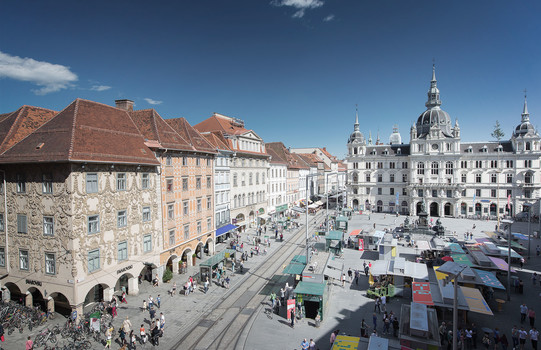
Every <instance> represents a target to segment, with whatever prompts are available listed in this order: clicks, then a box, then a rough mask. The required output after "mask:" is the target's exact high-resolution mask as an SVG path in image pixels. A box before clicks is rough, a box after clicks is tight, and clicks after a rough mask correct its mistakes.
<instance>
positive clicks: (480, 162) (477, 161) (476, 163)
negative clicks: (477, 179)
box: [475, 160, 483, 169]
mask: <svg viewBox="0 0 541 350" xmlns="http://www.w3.org/2000/svg"><path fill="white" fill-rule="evenodd" d="M475 167H476V168H478V169H481V168H482V167H483V161H482V160H476V161H475Z"/></svg>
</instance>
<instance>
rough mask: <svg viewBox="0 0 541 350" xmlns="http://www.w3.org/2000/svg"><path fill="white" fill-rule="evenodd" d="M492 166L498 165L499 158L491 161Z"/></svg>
mask: <svg viewBox="0 0 541 350" xmlns="http://www.w3.org/2000/svg"><path fill="white" fill-rule="evenodd" d="M490 167H491V168H497V167H498V161H497V160H491V161H490Z"/></svg>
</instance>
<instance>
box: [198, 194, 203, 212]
mask: <svg viewBox="0 0 541 350" xmlns="http://www.w3.org/2000/svg"><path fill="white" fill-rule="evenodd" d="M202 201H203V200H202V199H201V198H197V212H198V213H200V212H201V211H202V210H203V205H202Z"/></svg>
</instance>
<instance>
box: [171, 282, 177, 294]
mask: <svg viewBox="0 0 541 350" xmlns="http://www.w3.org/2000/svg"><path fill="white" fill-rule="evenodd" d="M176 292H177V282H175V283H173V288H171V296H173V295H175V293H176Z"/></svg>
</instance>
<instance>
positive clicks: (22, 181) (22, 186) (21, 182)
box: [16, 173, 26, 193]
mask: <svg viewBox="0 0 541 350" xmlns="http://www.w3.org/2000/svg"><path fill="white" fill-rule="evenodd" d="M16 181H17V193H26V176H24V174H20V173H19V174H17V175H16Z"/></svg>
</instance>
